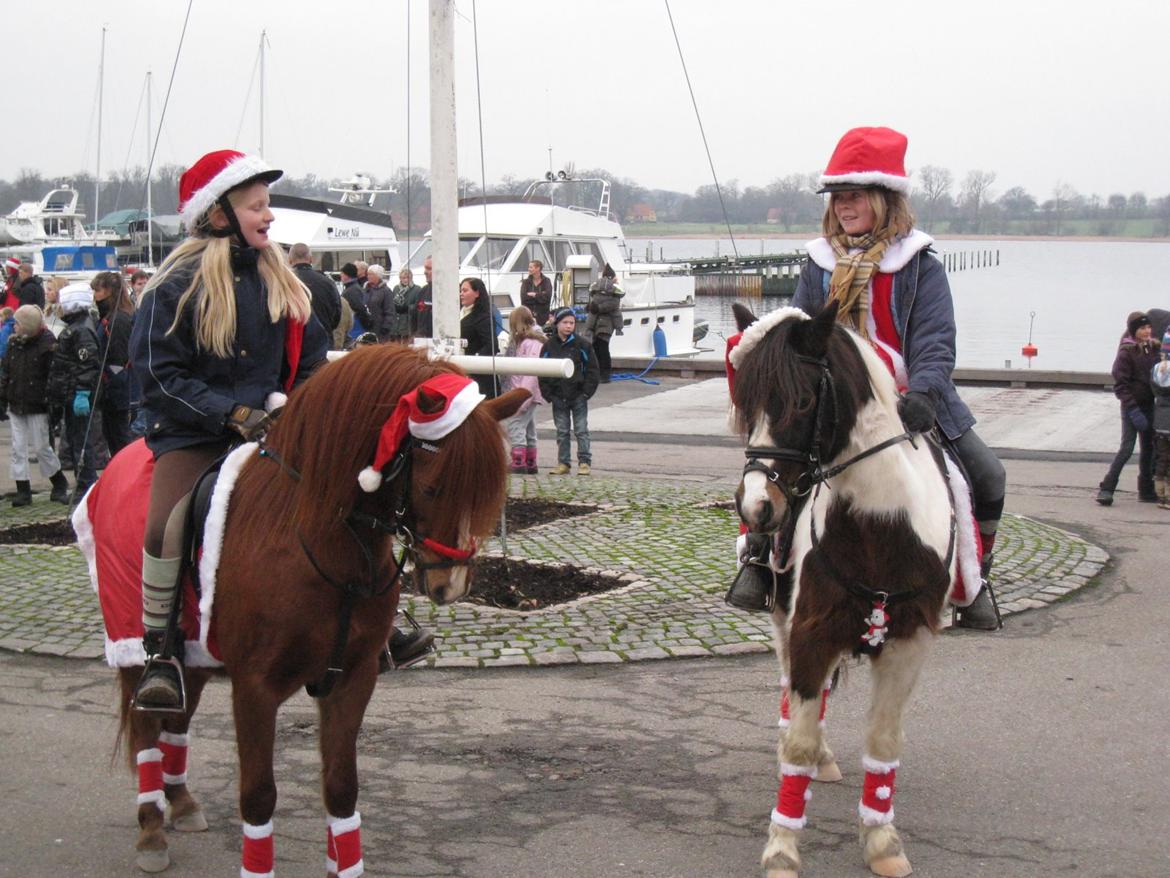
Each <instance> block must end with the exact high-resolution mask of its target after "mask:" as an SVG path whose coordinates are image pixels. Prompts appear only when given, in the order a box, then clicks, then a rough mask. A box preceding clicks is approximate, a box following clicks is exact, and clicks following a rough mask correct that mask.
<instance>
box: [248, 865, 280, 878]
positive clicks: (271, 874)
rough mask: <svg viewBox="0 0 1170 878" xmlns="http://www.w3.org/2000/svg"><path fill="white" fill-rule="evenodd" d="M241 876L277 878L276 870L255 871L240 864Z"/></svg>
mask: <svg viewBox="0 0 1170 878" xmlns="http://www.w3.org/2000/svg"><path fill="white" fill-rule="evenodd" d="M240 878H276V873H275V872H253V871H251V870H249V869H245V868H244V867H243V866H240Z"/></svg>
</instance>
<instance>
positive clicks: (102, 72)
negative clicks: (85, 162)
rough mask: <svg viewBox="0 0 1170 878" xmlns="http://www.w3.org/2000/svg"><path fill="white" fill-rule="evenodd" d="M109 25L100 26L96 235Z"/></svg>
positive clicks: (94, 206)
mask: <svg viewBox="0 0 1170 878" xmlns="http://www.w3.org/2000/svg"><path fill="white" fill-rule="evenodd" d="M107 30H109V25H106V24H103V25H102V53H101V58H100V60H99V61H98V130H97V171H96V173H95V174H94V181H93V231H94V234H95V235H96V234H97V223H98V220H99V219H101V211H100V210H99V209H98V208H99V206H100V204H101V198H102V104H103V103H104V101H103V100H102V98H103V91H104V89H105V82H106V31H107Z"/></svg>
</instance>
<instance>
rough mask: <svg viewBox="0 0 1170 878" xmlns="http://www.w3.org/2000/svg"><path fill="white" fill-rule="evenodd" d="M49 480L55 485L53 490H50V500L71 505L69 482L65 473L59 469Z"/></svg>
mask: <svg viewBox="0 0 1170 878" xmlns="http://www.w3.org/2000/svg"><path fill="white" fill-rule="evenodd" d="M49 482H50V484H52V486H53V490H52V491H50V492H49V501H50V502H52V503H64V504H65V505H66V506H68V505H69V482H67V481H66V480H65V473H64V472H62V471H61V470H57V471H56V472H55V473H53V474H52V475H51V476H49Z"/></svg>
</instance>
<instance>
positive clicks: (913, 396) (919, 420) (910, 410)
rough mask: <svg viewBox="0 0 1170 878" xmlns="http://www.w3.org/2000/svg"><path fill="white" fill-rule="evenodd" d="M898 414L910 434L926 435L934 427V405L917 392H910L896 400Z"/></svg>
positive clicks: (927, 397)
mask: <svg viewBox="0 0 1170 878" xmlns="http://www.w3.org/2000/svg"><path fill="white" fill-rule="evenodd" d="M898 414H899V415H900V416H901V418H902V423H903V424H905V425H906V429H907V430H909V431H910V432H911V433H926V432H927V431H929V430H930V429H931V428H932V427H933V426H934V403H932V402H931V401H930V397H929V396H927V395H926V394H925V393H922V392H921V391H919V390H911V391H910V392H909V393H907V394H906V395H905V396H903V397H902V398H901V399H899V400H898Z"/></svg>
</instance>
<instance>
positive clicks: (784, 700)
mask: <svg viewBox="0 0 1170 878" xmlns="http://www.w3.org/2000/svg"><path fill="white" fill-rule="evenodd" d="M782 682H783V684H784V689H783V690H781V693H780V722H779V726H780V728H782V729H786V728H788V726H789V723H790V722H791V720H792V717H791V715H790V711H791V706H790V705H789V702H788V681H787V680H783V681H782ZM828 707H829V687H828V686H827V685H826V686H825V688H824V691H823V692H821V712H820V713H819V714H818V715H817V722H819V723H820V724H821V725H824V724H825V711H826V710H827V709H828Z"/></svg>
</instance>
